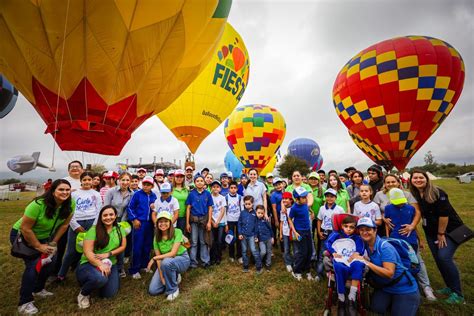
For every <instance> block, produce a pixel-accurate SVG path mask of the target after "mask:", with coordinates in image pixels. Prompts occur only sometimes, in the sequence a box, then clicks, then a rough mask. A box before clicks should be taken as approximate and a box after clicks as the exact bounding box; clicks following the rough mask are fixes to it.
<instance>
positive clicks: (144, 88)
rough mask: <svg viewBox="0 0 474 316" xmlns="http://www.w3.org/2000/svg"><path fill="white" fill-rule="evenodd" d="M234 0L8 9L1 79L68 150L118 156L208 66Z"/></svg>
mask: <svg viewBox="0 0 474 316" xmlns="http://www.w3.org/2000/svg"><path fill="white" fill-rule="evenodd" d="M231 3H232V1H231V0H202V1H192V0H181V1H114V0H100V1H93V0H71V1H63V0H51V1H37V0H35V1H31V0H4V1H2V3H1V5H0V38H1V41H2V46H1V49H0V73H3V74H4V75H6V76H7V77H8V78H9V79H10V80H11V82H12V84H13V85H14V86H15V87H16V88H17V89H18V90H19V91H20V92H21V93H22V94H23V95H24V96H25V97H26V98H27V99H28V101H30V102H31V104H33V106H34V108H35V109H36V111H37V112H38V114H39V115H40V116H41V118H42V119H43V120H44V121H45V123H46V125H47V128H46V132H47V133H51V134H52V135H53V137H54V138H55V140H56V142H57V143H58V145H59V147H60V148H61V149H63V150H79V151H87V152H94V153H101V154H108V155H118V154H119V153H120V151H121V150H122V148H123V146H124V145H125V143H126V142H127V141H128V140H129V139H130V137H131V133H132V132H133V131H134V130H135V129H136V128H137V127H138V126H140V125H141V124H142V123H143V122H144V121H145V120H146V119H147V118H149V117H150V116H152V115H154V114H157V113H159V112H160V111H162V110H164V109H165V108H166V107H167V106H169V105H170V104H171V102H173V101H174V99H176V97H178V96H179V95H180V94H181V93H182V92H183V91H184V90H185V88H186V87H187V86H188V85H189V84H190V83H191V82H192V81H193V80H194V79H195V78H196V77H197V76H198V74H199V73H200V72H201V71H202V70H203V69H204V67H205V66H206V65H207V64H208V62H209V60H210V58H211V55H212V54H213V53H214V52H215V48H216V45H217V43H218V42H219V39H220V37H221V35H222V32H223V30H224V26H225V24H226V21H227V16H228V13H229V10H230V7H231Z"/></svg>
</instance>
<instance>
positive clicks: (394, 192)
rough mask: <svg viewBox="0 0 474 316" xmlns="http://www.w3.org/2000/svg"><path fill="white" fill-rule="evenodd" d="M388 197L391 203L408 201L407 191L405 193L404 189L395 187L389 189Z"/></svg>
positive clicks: (398, 203) (396, 203)
mask: <svg viewBox="0 0 474 316" xmlns="http://www.w3.org/2000/svg"><path fill="white" fill-rule="evenodd" d="M388 198H389V200H390V203H392V204H393V205H400V204H406V203H408V200H407V198H406V196H405V193H403V191H402V190H401V189H398V188H393V189H391V190H390V191H388Z"/></svg>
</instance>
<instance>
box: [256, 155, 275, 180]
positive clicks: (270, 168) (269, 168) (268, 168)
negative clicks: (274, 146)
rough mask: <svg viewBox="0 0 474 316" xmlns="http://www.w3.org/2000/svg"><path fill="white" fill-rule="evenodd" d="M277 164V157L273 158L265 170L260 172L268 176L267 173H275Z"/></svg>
mask: <svg viewBox="0 0 474 316" xmlns="http://www.w3.org/2000/svg"><path fill="white" fill-rule="evenodd" d="M276 164H277V156H276V155H275V156H273V158H272V159H271V160H270V161H269V162H268V164H267V165H266V166H265V168H263V170H262V172H260V175H262V176H266V175H267V173H270V172H273V170H275V166H276Z"/></svg>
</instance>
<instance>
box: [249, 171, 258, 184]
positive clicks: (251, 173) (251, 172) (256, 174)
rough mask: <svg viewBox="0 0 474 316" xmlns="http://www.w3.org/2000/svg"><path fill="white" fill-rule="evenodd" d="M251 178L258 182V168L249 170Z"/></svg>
mask: <svg viewBox="0 0 474 316" xmlns="http://www.w3.org/2000/svg"><path fill="white" fill-rule="evenodd" d="M249 178H250V181H251V182H252V183H255V182H257V179H258V173H257V171H256V170H250V172H249Z"/></svg>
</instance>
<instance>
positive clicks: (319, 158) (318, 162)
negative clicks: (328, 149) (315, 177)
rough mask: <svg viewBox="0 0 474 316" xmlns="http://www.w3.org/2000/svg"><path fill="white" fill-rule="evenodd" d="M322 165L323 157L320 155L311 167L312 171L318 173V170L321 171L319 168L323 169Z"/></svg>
mask: <svg viewBox="0 0 474 316" xmlns="http://www.w3.org/2000/svg"><path fill="white" fill-rule="evenodd" d="M323 163H324V159H323V156H322V155H319V157H318V160H317V161H316V163H315V164H314V165H313V168H312V170H313V171H318V170H319V169H321V168H322V167H323Z"/></svg>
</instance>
